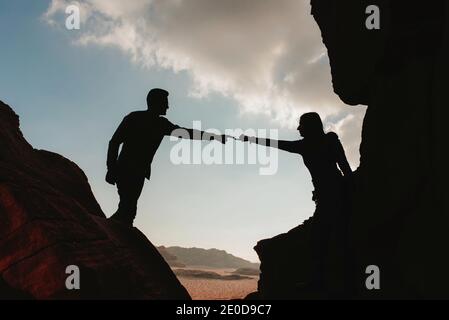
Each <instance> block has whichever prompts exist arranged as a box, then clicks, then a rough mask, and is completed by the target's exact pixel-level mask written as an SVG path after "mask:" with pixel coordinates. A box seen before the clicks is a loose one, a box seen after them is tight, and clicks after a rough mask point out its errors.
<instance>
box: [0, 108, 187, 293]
mask: <svg viewBox="0 0 449 320" xmlns="http://www.w3.org/2000/svg"><path fill="white" fill-rule="evenodd" d="M0 221H1V224H0V274H1V277H0V298H1V299H8V298H11V299H15V298H35V299H79V298H83V299H100V298H101V299H104V298H110V299H190V296H189V294H188V293H187V291H186V290H185V288H184V287H183V286H182V285H181V284H180V282H179V281H178V280H177V278H176V276H175V275H174V274H173V272H172V271H171V269H170V267H169V266H168V264H167V263H166V262H165V260H164V259H163V258H162V256H161V255H160V254H159V252H158V251H157V249H156V248H155V247H154V246H153V245H152V244H151V242H150V241H149V240H148V239H147V238H146V237H145V236H144V235H143V234H142V233H141V232H140V231H139V230H138V229H136V228H127V227H125V226H122V225H120V224H118V223H116V222H113V221H110V220H107V219H106V217H105V215H104V213H103V212H102V211H101V208H100V206H99V205H98V203H97V201H96V200H95V197H94V195H93V194H92V190H91V188H90V186H89V183H88V180H87V177H86V176H85V174H84V173H83V171H82V170H81V169H80V168H79V167H78V166H77V165H76V164H75V163H73V162H71V161H70V160H68V159H65V158H64V157H62V156H60V155H58V154H55V153H52V152H49V151H44V150H36V149H34V148H33V147H32V146H31V145H30V144H29V143H28V142H27V141H26V140H25V138H24V137H23V135H22V133H21V131H20V129H19V118H18V116H17V115H16V114H15V113H14V111H13V110H12V109H11V108H10V107H9V106H7V105H5V104H4V103H2V102H0ZM68 265H77V266H78V267H79V268H80V290H68V289H67V288H66V286H65V280H66V278H67V277H68V275H67V274H66V273H65V270H66V267H67V266H68Z"/></svg>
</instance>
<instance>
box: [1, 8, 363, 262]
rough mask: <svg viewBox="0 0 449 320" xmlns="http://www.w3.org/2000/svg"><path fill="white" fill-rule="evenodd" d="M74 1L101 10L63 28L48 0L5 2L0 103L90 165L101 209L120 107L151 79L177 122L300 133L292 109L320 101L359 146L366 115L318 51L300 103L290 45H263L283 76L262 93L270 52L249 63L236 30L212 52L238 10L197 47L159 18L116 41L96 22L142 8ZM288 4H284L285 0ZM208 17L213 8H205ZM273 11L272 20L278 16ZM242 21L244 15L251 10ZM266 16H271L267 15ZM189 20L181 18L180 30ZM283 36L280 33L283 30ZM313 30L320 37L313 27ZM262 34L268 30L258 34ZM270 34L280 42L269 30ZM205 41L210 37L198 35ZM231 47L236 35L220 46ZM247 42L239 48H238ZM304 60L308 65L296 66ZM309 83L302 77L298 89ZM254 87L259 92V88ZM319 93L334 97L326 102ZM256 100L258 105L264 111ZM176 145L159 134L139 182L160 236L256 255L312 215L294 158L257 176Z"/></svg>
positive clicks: (41, 142) (141, 98)
mask: <svg viewBox="0 0 449 320" xmlns="http://www.w3.org/2000/svg"><path fill="white" fill-rule="evenodd" d="M145 1H147V0H135V1H134V2H133V1H130V3H133V4H137V3H138V2H139V3H142V5H145V6H147V5H148V4H147V3H145ZM80 2H81V4H80V5H81V6H83V5H84V2H85V3H86V5H88V8H89V13H86V12H87V11H86V12H84V11H82V12H81V13H82V14H83V13H86V16H87V17H88V18H89V19H92V17H94V16H95V15H97V16H96V19H95V20H92V21H90V20H86V21H84V20H83V23H82V27H81V30H73V31H68V30H66V29H65V28H64V18H65V17H64V16H63V14H62V13H63V12H62V13H61V12H60V10H59V11H58V10H56V11H55V12H54V13H51V15H50V18H49V16H46V17H45V16H44V14H45V12H47V10H48V9H49V7H50V5H51V4H52V2H51V1H50V0H48V1H27V0H16V1H1V2H0V38H1V39H2V48H1V50H0V57H1V58H0V70H1V76H0V100H2V101H4V102H5V103H7V104H9V105H10V106H11V107H12V108H13V109H14V110H15V111H16V113H17V114H19V115H20V119H21V128H22V131H23V133H24V135H25V137H26V138H27V139H28V141H29V142H30V143H31V144H32V145H33V146H34V147H35V148H38V149H47V150H51V151H54V152H57V153H60V154H62V155H64V156H65V157H67V158H69V159H71V160H73V161H74V162H76V163H77V164H78V165H79V166H80V167H81V168H82V169H83V170H84V171H85V172H86V174H87V176H88V178H89V182H90V184H91V186H92V189H93V191H94V194H95V196H96V198H97V200H98V201H99V203H100V205H101V207H102V208H103V210H104V212H105V214H106V215H107V216H109V215H111V214H112V213H113V212H114V211H115V209H116V206H117V203H118V196H117V194H116V190H115V188H114V187H113V186H110V185H108V184H106V183H105V182H104V175H105V173H106V166H105V163H106V151H107V144H108V141H109V139H110V137H111V135H112V134H113V132H114V130H115V128H116V126H117V125H118V124H119V122H120V121H121V119H122V118H123V116H125V115H126V114H127V113H129V112H131V111H133V110H138V109H145V97H146V93H147V92H148V90H149V89H150V88H153V87H162V88H165V89H167V90H168V91H170V105H171V108H170V109H169V111H168V114H167V117H168V118H169V119H170V120H171V121H172V122H174V123H177V124H180V125H183V126H186V127H191V126H192V121H194V120H201V121H202V125H203V128H216V129H220V130H224V129H227V128H230V129H232V128H254V129H269V128H278V129H280V131H279V135H280V137H282V138H283V139H296V138H299V136H298V134H297V132H296V131H295V130H294V127H292V123H294V122H295V121H296V118H294V119H291V118H292V117H296V115H299V114H300V113H301V112H303V111H308V108H309V107H310V106H312V107H313V105H314V102H315V101H316V103H317V105H318V104H319V105H320V106H321V108H322V109H320V110H322V111H323V114H324V118H325V119H327V121H326V123H327V124H326V125H327V126H329V127H330V128H334V129H335V130H336V131H337V132H338V133H339V134H341V137H342V141H343V143H345V142H347V145H348V148H352V149H354V150H357V148H358V142H359V140H358V139H359V135H360V134H359V127H360V122H361V119H362V117H363V114H361V113H360V111H359V109H354V108H349V107H346V106H343V105H342V104H341V103H340V102H339V101H338V99H336V97H335V98H334V97H333V94H332V88H331V84H330V80H326V81H322V79H323V77H328V75H327V72H328V71H329V70H328V62H327V58H326V57H325V56H324V58H320V59H321V60H320V61H318V60H317V61H314V62H313V63H312V64H316V65H317V66H316V68H318V69H310V70H309V69H307V70H305V69H304V71H307V72H304V74H306V75H307V76H308V78H307V79H312V80H310V81H306V82H304V83H307V84H309V83H312V85H314V87H310V88H308V90H307V91H306V92H303V94H302V95H301V97H305V98H304V99H305V100H301V98H297V97H298V96H299V94H300V93H297V92H296V91H297V90H296V89H295V88H296V87H292V86H291V84H292V83H293V84H295V80H294V79H295V78H294V77H295V75H296V74H294V73H285V72H286V70H287V71H288V70H292V67H288V66H287V65H288V64H292V65H295V63H296V60H295V59H290V58H289V57H288V54H285V52H287V53H289V52H290V51H291V50H293V49H292V48H289V47H288V46H287V47H285V46H284V47H283V46H278V45H272V44H271V43H267V44H266V47H265V49H264V50H266V51H267V52H268V51H269V52H271V51H270V50H267V49H266V48H269V47H270V46H273V52H275V54H276V57H278V55H279V54H280V53H279V52H281V53H282V55H283V56H282V57H283V58H282V61H281V60H279V61H278V60H277V64H276V66H275V68H273V69H270V70H274V69H276V70H275V71H273V72H271V73H270V85H269V87H270V88H273V87H276V88H279V87H281V84H278V83H277V82H276V81H278V79H282V81H284V82H283V84H282V85H283V86H284V87H282V91H275V92H271V93H270V95H266V96H265V93H267V90H266V89H265V88H266V87H264V85H265V84H259V82H258V80H257V79H261V78H263V77H262V76H259V75H264V74H265V73H264V72H265V71H264V70H265V69H264V66H265V65H267V64H268V63H267V62H266V61H268V62H269V61H271V60H270V59H271V58H270V57H271V56H269V55H265V56H260V57H259V58H260V59H261V60H260V61H262V59H268V60H263V62H264V63H256V62H257V61H255V62H254V65H251V63H250V62H251V61H254V60H257V59H256V58H254V59H253V58H252V54H254V57H258V56H257V54H256V53H257V52H259V51H261V49H260V48H258V47H254V48H253V47H252V46H248V45H247V43H248V40H247V39H245V37H244V36H239V37H242V39H237V40H234V39H232V41H241V42H240V43H242V47H239V48H235V50H233V51H232V50H231V51H230V52H229V53H228V54H226V56H224V58H223V57H222V56H219V55H217V56H213V54H214V45H216V46H217V52H218V51H219V53H220V54H221V53H222V51H223V50H221V49H220V48H221V47H220V46H221V45H222V42H226V41H227V40H226V39H225V40H222V41H220V43H219V44H217V42H216V41H214V40H213V39H221V37H222V31H220V30H229V28H228V27H227V24H229V26H231V25H235V24H236V23H238V22H239V20H237V22H236V21H235V19H240V18H239V17H232V19H230V20H229V21H228V17H224V16H220V17H218V16H217V19H216V20H217V21H218V20H220V21H222V22H223V23H222V24H220V26H219V27H216V28H215V29H214V28H210V29H211V30H208V31H207V32H210V33H211V34H207V37H210V38H207V39H212V40H210V42H209V43H206V45H205V49H204V50H199V49H198V48H199V47H200V46H197V47H190V43H191V41H186V42H185V43H183V42H182V41H177V42H169V41H168V40H166V41H165V42H163V41H159V42H155V43H151V41H153V40H151V39H153V38H154V37H156V38H157V36H158V34H159V33H161V32H165V31H166V30H171V31H172V32H171V33H170V34H165V35H164V39H169V40H170V39H186V38H187V40H189V37H192V39H194V38H197V37H196V34H195V32H199V31H198V30H204V29H197V28H196V26H191V28H190V30H192V32H191V33H189V32H187V33H181V35H182V36H178V35H177V33H176V32H177V30H176V26H177V25H176V24H173V25H171V26H170V27H169V26H168V25H164V28H163V29H162V28H161V27H160V26H156V25H149V26H146V28H145V32H148V31H147V30H151V32H152V34H151V36H150V35H147V34H145V33H144V34H139V33H137V35H138V36H140V37H141V39H143V41H142V40H139V41H137V40H136V38H133V39H134V40H135V42H131V44H126V46H125V45H124V44H123V41H124V40H123V39H128V38H126V36H127V35H129V33H126V32H124V33H123V34H120V35H119V36H118V37H117V38H113V37H114V36H117V34H118V33H117V32H121V30H124V28H121V29H118V30H119V31H117V30H116V31H117V32H116V31H114V30H112V31H111V30H109V29H107V30H106V31H104V29H102V30H103V31H102V33H98V32H97V31H96V30H97V29H99V28H100V27H102V26H101V25H99V24H98V23H99V22H98V20H101V19H104V20H105V21H106V20H107V21H113V22H114V21H119V22H117V23H118V24H117V25H120V26H123V25H127V26H128V27H130V28H132V27H133V25H132V24H126V23H125V22H123V21H127V20H126V19H129V21H134V20H135V19H134V18H135V17H134V16H133V15H135V14H137V13H136V12H138V11H139V10H133V11H131V12H126V15H124V16H120V15H121V14H122V12H123V7H121V6H123V3H124V2H122V4H118V3H119V2H116V1H111V2H108V5H110V7H108V8H104V7H103V5H104V4H105V3H106V2H102V1H101V0H91V1H80ZM156 2H157V1H156ZM193 2H195V1H193ZM193 2H191V3H193ZM196 2H198V1H196ZM283 2H285V6H286V9H288V6H287V5H290V3H287V2H288V1H283ZM53 4H54V5H59V6H62V7H63V5H65V4H66V2H64V1H62V0H61V1H53ZM115 4H116V5H117V6H116V7H114V5H115ZM161 6H162V5H161ZM212 6H213V5H212ZM217 6H218V3H217ZM145 8H147V10H148V11H151V10H154V11H156V10H166V11H167V16H170V15H169V13H170V12H172V11H173V9H172V8H170V7H163V6H162V7H160V8H159V7H157V8H153V7H151V6H148V7H145ZM113 9H114V10H116V11H113ZM119 9H120V10H119ZM190 9H191V8H186V9H184V11H183V12H190V11H189V10H190ZM86 10H87V9H86ZM170 10H171V11H170ZM212 10H213V9H212ZM223 10H225V9H223V8H221V9H220V12H222V11H223ZM259 10H260V13H259V15H261V14H266V15H268V16H269V15H271V13H270V10H269V8H259ZM192 11H195V10H192ZM265 11H267V12H265ZM157 12H159V11H157ZM195 12H197V11H195ZM213 12H214V11H212V13H213ZM306 13H307V12H306V11H304V12H298V19H299V20H301V19H305V20H307V19H309V20H307V24H310V23H312V21H311V20H310V19H311V18H310V16H308V15H306ZM177 14H178V16H179V13H177ZM200 14H201V13H200ZM205 14H206V13H205ZM279 15H280V13H279ZM150 16H151V15H150ZM178 16H176V17H177V19H179V17H178ZM207 16H208V17H209V16H211V13H210V12H208V13H207ZM273 16H274V17H276V13H273ZM131 17H132V18H133V19H131ZM145 17H147V16H146V15H144V16H143V18H145ZM114 19H115V20H114ZM273 19H274V18H273ZM49 20H51V21H52V23H49ZM190 20H191V19H190ZM244 20H245V23H248V21H247V19H244ZM179 21H182V19H181V20H179ZM186 21H187V20H186ZM264 21H265V22H264V23H268V22H266V21H267V18H266V17H265V18H264ZM100 23H101V21H100ZM179 23H180V24H181V23H182V22H179ZM295 23H296V22H295ZM251 26H252V25H251ZM184 27H185V26H181V29H182V28H184ZM256 27H257V26H255V27H254V30H256ZM230 28H231V27H230ZM126 30H129V28H128V29H126ZM133 30H134V29H133ZM135 30H140V29H138V28H136V29H135ZM161 30H162V31H161ZM173 30H174V31H173ZM245 30H251V27H250V28H248V29H247V28H246V27H244V26H242V33H244V32H245ZM181 31H183V30H181ZM108 32H110V34H109V38H108V39H109V42H105V41H103V40H104V38H103V40H102V38H101V37H104V36H105V35H107V33H108ZM139 32H143V31H139ZM183 32H184V31H183ZM223 32H224V31H223ZM263 32H264V31H263V30H261V33H262V34H263ZM301 32H302V33H303V34H304V35H302V36H301V37H302V38H301V39H304V41H316V43H317V44H316V46H317V48H318V49H317V50H315V51H313V52H311V54H312V56H311V57H310V58H313V54H315V53H316V52H318V53H320V52H319V50H324V49H323V48H321V49H320V48H319V45H320V42H319V41H320V39H319V38H318V40H315V39H314V38H315V37H310V36H309V33H310V32H311V31H310V32H309V30H308V29H306V28H305V29H303V30H302V31H301ZM201 34H203V31H201ZM230 34H231V36H232V35H234V33H230ZM286 34H287V32H285V34H284V33H283V36H282V37H286ZM313 34H314V35H316V34H317V30H314V31H313ZM86 36H90V39H91V40H89V41H85V42H84V43H82V44H80V39H83V37H86ZM147 36H148V37H147ZM153 36H154V37H153ZM257 36H258V35H257V30H256V31H253V33H252V34H251V37H254V38H257ZM288 36H290V37H292V34H291V33H288ZM295 37H296V36H295ZM111 38H113V39H114V40H110V39H111ZM231 38H232V37H231ZM268 38H269V37H268V36H266V35H264V38H263V39H268ZM309 38H310V39H314V40H310V39H309ZM84 39H86V38H84ZM92 39H93V40H92ZM138 39H140V38H138ZM272 39H275V40H276V39H277V38H276V35H274V36H273V38H272ZM120 41H121V42H120ZM192 41H193V40H192ZM208 41H209V40H208ZM254 41H255V42H254V43H256V40H254ZM142 42H143V43H144V44H143V45H142ZM147 42H148V43H147ZM173 43H175V44H176V45H174V44H173ZM204 43H205V40H203V41H202V44H204ZM285 43H290V42H289V41H286V42H285ZM135 44H139V46H137V45H135ZM150 44H151V48H153V47H157V46H158V47H157V49H156V50H155V52H158V53H157V54H156V59H154V56H155V54H154V52H152V53H151V55H148V54H146V52H148V50H150V49H148V48H150V47H149V46H150ZM232 45H235V42H232V43H230V45H229V46H227V47H232ZM244 45H245V46H246V47H245V50H242V48H243V46H244ZM314 45H315V42H314ZM254 46H256V45H254ZM278 47H279V48H278ZM136 48H137V49H136ZM167 48H169V49H170V50H171V51H169V54H167V53H166V52H168V51H167V50H168V49H167ZM192 48H193V49H192ZM283 48H284V49H283ZM285 48H287V49H285ZM218 49H220V50H218ZM151 50H153V49H151ZM252 50H254V53H252V52H251V51H252ZM289 50H290V51H289ZM239 51H240V52H241V55H242V59H241V60H245V58H246V57H249V58H248V59H249V60H248V61H249V62H248V61H247V62H244V65H242V66H239V65H238V63H240V62H241V61H240V59H239V58H238V52H239ZM160 52H162V53H160ZM164 52H165V53H164ZM172 53H173V55H172ZM293 53H294V52H292V54H293ZM234 54H235V56H234ZM277 59H278V58H277ZM279 59H280V58H279ZM183 61H188V62H183ZM307 61H308V60H307ZM242 63H243V62H242ZM309 64H311V62H307V63H304V64H303V65H304V66H308V65H309ZM320 64H321V65H320ZM301 70H302V69H299V71H301ZM322 70H324V71H322ZM284 73H285V74H284ZM321 73H322V74H323V76H322V75H321ZM236 79H237V80H236ZM240 79H245V81H244V82H242V83H243V86H246V85H248V87H247V88H246V87H245V88H244V89H245V91H239V90H240V89H241V88H242V84H241V83H240V82H239V81H241V80H240ZM254 79H256V80H254ZM292 79H293V80H292ZM307 79H306V80H307ZM222 80H223V81H222ZM225 80H226V81H225ZM242 81H243V80H242ZM279 81H281V80H279ZM314 81H315V84H314ZM261 83H262V82H261ZM304 83H301V82H298V83H297V84H298V86H299V87H300V86H301V85H302V86H304ZM253 84H254V85H253ZM273 84H274V85H273ZM315 89H316V90H315ZM258 90H260V91H261V92H262V93H261V94H260V95H259V94H258ZM270 90H271V89H270ZM315 91H316V92H315ZM242 92H243V93H242ZM247 92H248V94H246V93H247ZM276 92H282V94H283V96H282V97H283V98H282V99H279V98H278V96H277V95H276V94H275V93H276ZM284 94H285V95H284ZM323 96H326V97H327V96H328V97H330V98H328V101H322V97H323ZM258 97H261V98H260V99H258ZM267 97H269V98H267ZM263 99H265V100H263ZM314 99H315V100H314ZM333 99H335V100H333ZM265 102H266V105H265ZM258 103H261V104H260V108H258V106H259V104H258ZM267 106H268V107H267ZM284 106H285V108H284ZM309 109H310V108H309ZM285 119H287V121H286V120H285ZM288 119H290V120H292V121H289V120H288ZM340 131H341V132H340ZM174 144H175V143H174V142H171V141H169V139H168V138H165V139H164V141H163V143H162V145H161V147H160V149H159V150H158V152H157V154H156V157H155V159H154V162H153V166H152V168H153V170H152V178H151V181H148V182H147V183H146V186H145V188H144V191H143V194H142V196H141V199H140V202H139V212H138V216H137V219H136V222H135V225H136V226H137V227H138V228H139V229H140V230H142V231H143V232H144V233H145V234H146V235H147V236H148V238H149V239H150V240H151V241H152V242H153V243H154V244H155V245H166V246H170V245H179V246H185V247H193V246H196V247H202V248H212V247H215V248H219V249H224V250H226V251H228V252H230V253H232V254H235V255H237V256H240V257H243V258H246V259H249V260H252V261H257V256H256V254H255V252H254V251H253V250H252V247H253V246H254V245H255V244H256V242H257V241H258V240H260V239H263V238H266V237H272V236H275V235H277V234H279V233H282V232H286V231H288V230H289V229H290V228H293V227H295V226H296V225H298V224H299V223H301V222H302V221H303V220H304V219H306V218H307V217H308V216H310V215H311V214H312V213H313V209H314V204H313V202H312V200H311V191H312V185H311V182H310V176H309V173H308V172H307V170H306V168H305V167H304V165H303V163H302V159H301V158H300V157H298V156H295V155H291V154H287V153H282V152H280V153H279V169H278V172H277V174H275V175H272V176H261V175H259V166H257V165H211V166H206V165H178V166H177V165H174V164H172V163H171V162H170V157H169V154H170V150H171V148H172V147H173V146H174ZM352 149H351V150H352ZM350 153H351V157H352V158H353V160H352V163H353V166H355V165H356V163H357V159H356V158H357V152H356V151H353V150H352V151H350ZM352 153H353V154H354V155H352Z"/></svg>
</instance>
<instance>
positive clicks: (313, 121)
mask: <svg viewBox="0 0 449 320" xmlns="http://www.w3.org/2000/svg"><path fill="white" fill-rule="evenodd" d="M298 131H299V134H301V136H303V137H304V138H308V137H317V136H321V135H323V134H324V129H323V122H321V118H320V116H319V114H318V113H316V112H308V113H304V114H303V115H302V116H301V118H300V119H299V126H298Z"/></svg>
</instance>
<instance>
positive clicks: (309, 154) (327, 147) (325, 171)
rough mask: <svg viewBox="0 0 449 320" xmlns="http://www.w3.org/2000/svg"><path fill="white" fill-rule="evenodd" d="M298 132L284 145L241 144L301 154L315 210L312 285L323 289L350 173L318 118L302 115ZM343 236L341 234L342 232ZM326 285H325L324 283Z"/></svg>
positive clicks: (267, 142)
mask: <svg viewBox="0 0 449 320" xmlns="http://www.w3.org/2000/svg"><path fill="white" fill-rule="evenodd" d="M298 131H299V133H300V134H301V136H302V137H303V139H302V140H296V141H283V140H279V141H277V140H273V139H259V138H255V137H248V136H244V135H242V136H241V137H240V139H241V140H243V141H250V142H255V143H258V144H261V145H266V146H270V147H274V148H279V149H281V150H285V151H288V152H292V153H297V154H300V155H301V156H302V158H303V160H304V164H305V165H306V167H307V168H308V169H309V171H310V174H311V176H312V182H313V186H314V189H315V190H314V191H313V200H314V201H315V203H316V210H315V213H314V215H313V231H312V239H311V242H312V260H313V261H312V278H313V280H312V282H313V286H314V287H318V288H319V289H322V287H323V285H324V283H323V282H324V281H325V280H323V272H324V263H325V261H326V258H325V257H327V256H328V247H329V240H330V235H331V232H332V230H335V226H336V225H337V224H339V223H338V222H339V221H338V220H339V219H340V220H341V219H342V218H343V217H342V214H343V211H344V210H345V203H346V201H347V199H346V195H345V189H346V188H345V182H344V180H345V177H347V178H349V179H350V178H351V177H352V170H351V167H350V166H349V163H348V161H347V159H346V156H345V151H344V149H343V146H342V145H341V143H340V140H339V139H338V136H337V134H336V133H334V132H329V133H324V130H323V124H322V122H321V118H320V116H319V115H318V114H317V113H315V112H311V113H305V114H303V115H302V116H301V118H300V120H299V126H298ZM342 232H344V231H343V230H342ZM325 282H327V281H325Z"/></svg>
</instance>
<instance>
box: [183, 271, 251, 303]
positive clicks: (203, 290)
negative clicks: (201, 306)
mask: <svg viewBox="0 0 449 320" xmlns="http://www.w3.org/2000/svg"><path fill="white" fill-rule="evenodd" d="M192 269H193V268H192ZM194 269H196V270H198V269H199V268H194ZM205 270H206V269H205ZM207 270H208V271H214V272H217V273H220V274H227V272H228V271H230V270H226V269H220V270H217V269H213V270H212V269H207ZM231 271H232V270H231ZM178 279H179V281H180V282H181V283H182V284H183V286H184V287H185V288H186V289H187V291H188V292H189V293H190V296H191V297H192V299H194V300H229V299H242V298H244V297H245V296H246V295H248V294H249V293H251V292H254V291H256V290H257V281H258V280H259V277H252V279H244V280H215V279H193V278H185V277H178Z"/></svg>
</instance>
